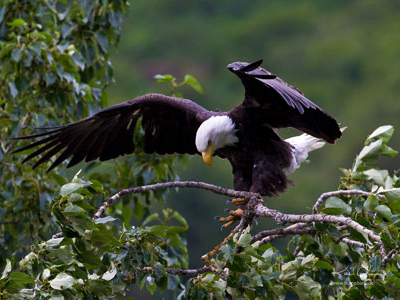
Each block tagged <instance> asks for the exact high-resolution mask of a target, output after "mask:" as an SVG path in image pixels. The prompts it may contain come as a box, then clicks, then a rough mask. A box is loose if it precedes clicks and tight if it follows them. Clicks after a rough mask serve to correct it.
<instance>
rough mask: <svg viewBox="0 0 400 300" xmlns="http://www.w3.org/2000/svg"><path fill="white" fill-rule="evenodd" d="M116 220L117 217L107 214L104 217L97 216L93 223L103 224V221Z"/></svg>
mask: <svg viewBox="0 0 400 300" xmlns="http://www.w3.org/2000/svg"><path fill="white" fill-rule="evenodd" d="M116 220H118V219H116V218H113V217H111V216H108V217H105V218H98V219H96V220H94V223H95V224H104V223H108V222H114V221H116Z"/></svg>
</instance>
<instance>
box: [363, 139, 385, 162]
mask: <svg viewBox="0 0 400 300" xmlns="http://www.w3.org/2000/svg"><path fill="white" fill-rule="evenodd" d="M381 147H382V140H376V141H375V142H372V143H371V144H369V145H368V146H365V147H364V148H363V149H362V150H361V152H360V154H359V155H358V157H359V159H361V160H363V161H365V160H367V161H370V160H371V159H375V158H376V157H378V154H379V149H381Z"/></svg>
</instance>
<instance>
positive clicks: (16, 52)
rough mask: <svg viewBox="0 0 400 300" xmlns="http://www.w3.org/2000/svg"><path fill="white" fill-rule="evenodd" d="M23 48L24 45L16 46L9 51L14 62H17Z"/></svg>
mask: <svg viewBox="0 0 400 300" xmlns="http://www.w3.org/2000/svg"><path fill="white" fill-rule="evenodd" d="M23 50H24V47H21V48H17V49H14V50H13V51H11V57H12V59H13V60H14V61H15V62H19V60H20V59H21V54H22V51H23Z"/></svg>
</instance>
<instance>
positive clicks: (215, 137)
mask: <svg viewBox="0 0 400 300" xmlns="http://www.w3.org/2000/svg"><path fill="white" fill-rule="evenodd" d="M235 133H236V129H235V124H234V123H233V121H232V119H231V118H230V117H228V116H213V117H211V118H209V119H207V120H205V121H204V122H203V123H202V124H201V125H200V127H199V129H197V133H196V147H197V150H198V151H199V152H201V154H202V155H203V160H204V162H205V163H206V164H208V165H210V166H211V165H212V156H213V154H214V151H215V150H218V149H221V148H223V147H226V146H231V145H233V144H235V143H237V142H238V141H239V139H238V137H237V136H236V134H235Z"/></svg>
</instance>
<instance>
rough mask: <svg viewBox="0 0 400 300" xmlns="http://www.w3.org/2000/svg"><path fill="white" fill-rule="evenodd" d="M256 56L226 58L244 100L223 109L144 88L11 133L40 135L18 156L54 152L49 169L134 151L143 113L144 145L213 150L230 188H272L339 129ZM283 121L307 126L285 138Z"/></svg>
mask: <svg viewBox="0 0 400 300" xmlns="http://www.w3.org/2000/svg"><path fill="white" fill-rule="evenodd" d="M261 63H262V60H260V61H257V62H255V63H245V62H235V63H232V64H229V65H228V69H229V70H230V71H232V72H233V73H234V74H236V75H237V76H238V77H239V78H240V80H241V81H242V83H243V85H244V88H245V97H244V100H243V102H242V103H241V104H239V105H238V106H236V107H235V108H233V109H232V110H231V111H229V112H213V111H209V110H207V109H205V108H203V107H202V106H200V105H198V104H196V103H194V102H193V101H191V100H188V99H182V98H176V97H168V96H165V95H160V94H147V95H143V96H140V97H137V98H135V99H132V100H128V101H126V102H123V103H120V104H117V105H113V106H111V107H108V108H106V109H103V110H101V111H99V112H98V113H96V114H94V115H93V116H90V117H87V118H85V119H82V120H79V121H77V122H74V123H71V124H67V125H61V126H56V127H49V128H46V131H45V132H43V133H38V134H34V135H29V136H25V137H18V138H17V139H29V140H31V139H33V138H40V139H39V140H38V141H36V142H33V143H31V144H29V145H27V146H24V147H22V148H19V149H17V150H15V151H14V153H16V152H21V151H24V150H27V149H30V148H36V147H38V149H37V150H36V151H34V152H33V153H31V154H30V155H28V156H27V157H26V158H25V159H24V162H25V161H28V160H30V159H31V158H33V157H36V156H39V155H42V156H41V158H40V159H39V160H38V161H37V162H36V163H35V165H34V167H37V166H38V165H40V164H42V163H43V162H45V161H47V160H49V159H50V158H51V157H53V156H54V155H56V154H58V153H60V155H59V156H58V157H57V158H56V159H55V160H54V161H53V163H52V165H51V166H50V168H49V170H51V169H53V168H54V167H56V166H57V165H59V164H60V163H61V162H63V161H64V160H66V159H68V158H71V159H70V161H69V163H68V167H71V166H73V165H75V164H77V163H79V162H80V161H82V160H85V161H86V162H89V161H92V160H95V159H98V158H99V159H100V160H102V161H104V160H109V159H112V158H116V157H118V156H121V155H126V154H130V153H132V152H134V150H135V144H134V139H133V137H134V132H135V128H136V124H137V121H138V120H139V118H142V126H143V130H144V138H143V145H142V146H143V149H144V151H145V152H146V153H149V154H150V153H158V154H167V153H188V154H202V156H203V159H204V161H205V162H206V163H207V164H209V165H211V163H212V157H213V156H214V155H217V156H219V157H222V158H226V159H228V160H229V161H230V163H231V165H232V168H233V174H234V188H235V189H236V190H241V191H251V192H257V193H261V194H262V195H267V196H271V195H276V194H277V193H279V192H283V191H284V190H285V189H286V187H287V184H288V182H289V180H288V179H287V175H288V174H289V173H291V172H293V171H294V169H296V168H297V167H298V165H299V164H300V163H301V162H302V161H304V160H305V159H306V157H307V154H308V152H309V151H312V150H314V149H317V148H319V147H321V146H322V145H323V144H321V142H320V141H319V139H324V140H325V141H327V142H329V143H334V142H335V141H336V140H337V139H339V138H340V137H341V131H340V129H339V126H338V123H337V122H336V121H335V119H333V118H332V117H331V116H330V115H328V114H327V113H326V112H324V111H323V110H322V109H321V108H320V107H318V106H317V105H316V104H314V103H313V102H311V101H310V100H308V99H307V98H306V97H304V96H303V94H302V93H301V92H300V91H299V90H297V89H296V88H294V87H292V86H290V85H288V84H287V83H285V82H284V81H283V80H282V79H280V78H279V77H277V76H276V75H274V74H271V73H270V72H268V71H266V70H265V69H263V68H260V67H259V66H260V65H261ZM282 127H293V128H296V129H298V130H300V131H302V132H304V133H306V134H304V135H302V136H299V137H296V138H292V139H288V140H284V139H282V138H281V137H280V136H279V135H278V134H277V132H276V130H275V128H282ZM310 135H311V136H310Z"/></svg>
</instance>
